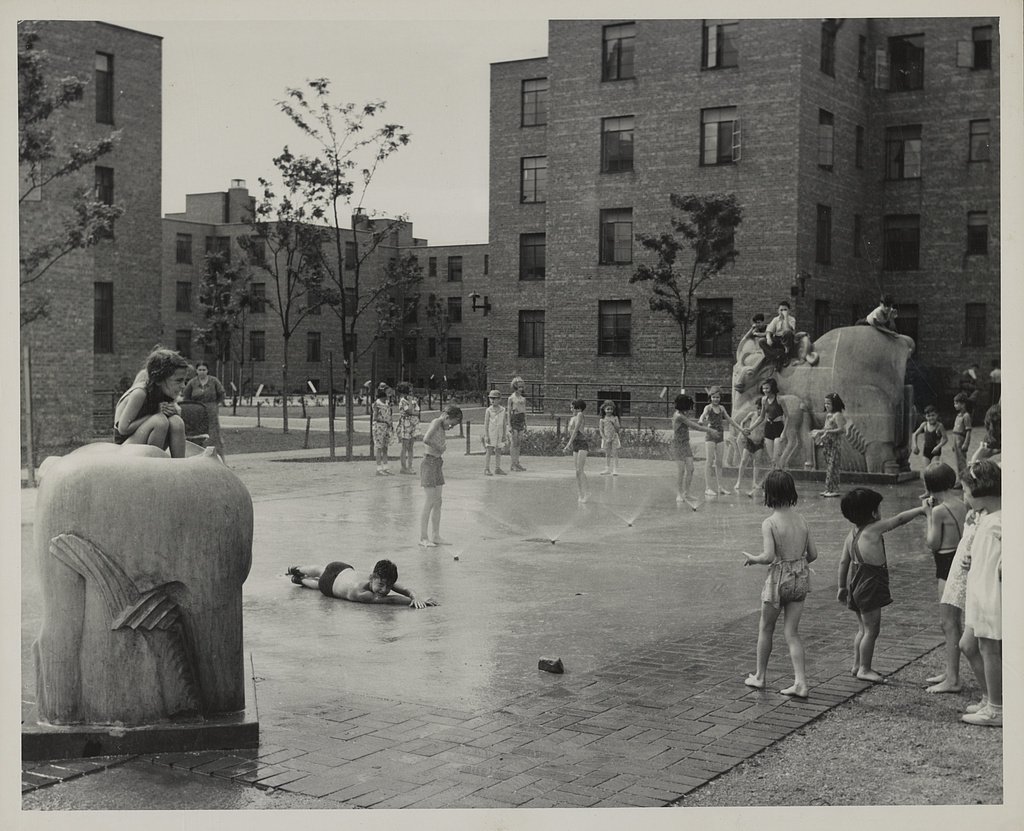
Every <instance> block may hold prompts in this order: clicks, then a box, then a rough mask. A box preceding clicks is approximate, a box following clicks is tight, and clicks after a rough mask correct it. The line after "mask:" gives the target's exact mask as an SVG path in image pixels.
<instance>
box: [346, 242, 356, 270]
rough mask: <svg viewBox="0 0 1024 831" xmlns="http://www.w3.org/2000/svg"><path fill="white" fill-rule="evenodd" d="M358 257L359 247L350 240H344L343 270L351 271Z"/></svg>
mask: <svg viewBox="0 0 1024 831" xmlns="http://www.w3.org/2000/svg"><path fill="white" fill-rule="evenodd" d="M358 259H359V249H358V248H357V247H356V244H355V242H353V241H352V240H345V271H353V270H354V269H355V267H356V261H357V260H358Z"/></svg>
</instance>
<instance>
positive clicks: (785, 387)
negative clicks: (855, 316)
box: [732, 326, 913, 473]
mask: <svg viewBox="0 0 1024 831" xmlns="http://www.w3.org/2000/svg"><path fill="white" fill-rule="evenodd" d="M912 349H913V341H912V340H911V339H910V338H891V337H888V336H886V335H885V334H883V333H882V332H879V331H878V330H876V329H875V328H874V327H872V326H844V327H840V328H838V329H832V330H831V331H828V332H826V333H825V334H824V335H822V336H821V337H820V338H818V339H817V340H816V341H815V342H814V344H813V353H814V354H815V355H816V356H817V361H816V362H815V363H813V364H811V363H808V362H807V361H805V360H794V361H790V362H789V364H788V365H787V366H785V367H784V368H783V369H782V370H776V368H775V366H774V365H773V364H772V363H771V362H770V361H766V360H765V359H764V353H763V352H762V351H761V349H760V347H759V346H758V344H757V342H756V340H754V338H752V337H749V336H745V337H743V338H742V339H741V340H740V343H739V344H738V346H737V348H736V364H735V365H734V366H733V374H732V385H733V413H732V416H733V418H734V419H736V420H737V421H740V420H741V419H742V418H743V417H744V416H745V415H746V414H747V413H748V412H750V410H751V409H753V408H754V407H756V406H757V399H758V398H759V397H760V395H761V392H760V387H761V384H762V383H763V382H764V381H765V379H767V378H769V377H771V376H774V377H775V381H776V383H777V384H778V385H779V401H780V403H781V404H782V407H783V410H784V412H785V413H786V429H785V431H784V432H783V435H782V437H781V439H780V441H782V443H783V446H782V451H781V456H780V458H781V460H782V463H783V465H784V466H786V465H787V463H788V462H790V461H792V462H794V463H806V462H807V461H809V458H810V457H809V456H808V453H810V452H813V445H812V444H811V440H810V430H811V428H812V427H813V426H820V422H821V421H822V417H821V415H820V413H822V412H823V408H824V404H823V402H824V399H825V395H826V393H829V392H836V393H839V395H840V396H841V397H842V399H843V401H844V402H845V403H846V415H847V418H848V420H849V421H850V422H851V423H852V425H854V427H855V429H856V431H857V435H856V436H855V439H856V440H850V441H847V442H846V443H844V448H843V458H844V462H845V463H846V464H844V468H845V469H851V467H852V468H853V469H859V470H866V471H869V472H872V473H883V472H884V473H895V472H897V471H898V470H899V469H900V466H901V463H903V462H904V461H905V459H906V450H907V441H908V437H907V436H906V435H905V429H904V417H903V416H904V412H903V410H904V375H905V374H906V368H907V360H908V359H909V358H910V353H911V351H912ZM812 414H817V415H812ZM848 439H849V436H848ZM858 448H862V449H858ZM858 454H859V456H860V458H857V457H858ZM847 465H849V466H847Z"/></svg>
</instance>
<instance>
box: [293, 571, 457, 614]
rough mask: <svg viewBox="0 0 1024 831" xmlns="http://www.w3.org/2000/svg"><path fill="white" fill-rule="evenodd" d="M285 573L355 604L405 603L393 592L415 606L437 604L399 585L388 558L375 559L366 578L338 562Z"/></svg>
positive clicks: (301, 582)
mask: <svg viewBox="0 0 1024 831" xmlns="http://www.w3.org/2000/svg"><path fill="white" fill-rule="evenodd" d="M285 574H286V575H287V576H289V577H291V578H292V582H293V583H295V584H296V585H298V586H304V587H305V588H307V589H319V590H320V593H321V594H322V595H324V596H325V597H337V598H339V599H340V600H352V601H354V602H356V603H395V602H399V603H401V602H404V601H402V600H399V599H398V598H397V597H395V596H394V595H391V594H390V593H391V592H394V593H395V594H400V595H402V596H403V597H406V598H408V599H409V604H408V605H409V606H411V607H412V608H414V609H422V608H424V607H425V606H437V605H438V603H437V601H436V600H434V599H433V598H430V597H428V598H425V599H423V600H421V599H420V598H419V597H417V596H416V593H415V592H414V591H413V590H412V589H410V588H406V587H405V586H400V585H398V566H396V565H395V564H394V563H393V562H391V561H390V560H378V561H377V563H376V565H374V567H373V571H372V572H371V573H370V577H369V579H366V580H360V579H359V575H357V574H356V570H355V569H354V568H353V567H352V566H350V565H349V564H348V563H340V562H333V563H328V564H327V565H325V566H318V565H311V566H292V567H291V568H289V569H288V571H286V572H285Z"/></svg>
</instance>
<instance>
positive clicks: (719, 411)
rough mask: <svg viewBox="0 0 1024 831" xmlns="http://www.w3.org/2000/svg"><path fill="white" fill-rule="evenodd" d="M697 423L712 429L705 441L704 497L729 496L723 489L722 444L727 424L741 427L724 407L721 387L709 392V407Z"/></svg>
mask: <svg viewBox="0 0 1024 831" xmlns="http://www.w3.org/2000/svg"><path fill="white" fill-rule="evenodd" d="M697 421H699V422H700V423H701V424H706V425H708V426H709V427H710V428H711V429H710V430H708V433H707V438H706V439H705V441H704V456H705V459H704V495H705V496H717V495H718V494H721V495H722V496H727V495H728V493H729V491H727V490H726V489H725V488H723V487H722V449H723V444H722V442H723V439H724V437H725V424H726V422H728V423H729V424H731V425H732V426H733V427H735V428H736V429H737V430H739V429H740V426H739V425H738V424H737V423H736V422H735V421H733V420H732V416H730V415H729V411H728V410H726V409H725V407H723V406H722V388H721V387H719V386H717V385H715V386H713V387H711V388H710V389H709V390H708V405H707V406H706V407H705V408H704V412H702V413H701V414H700V418H699V419H697ZM712 473H714V475H715V486H714V487H711V474H712Z"/></svg>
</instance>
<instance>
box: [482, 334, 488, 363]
mask: <svg viewBox="0 0 1024 831" xmlns="http://www.w3.org/2000/svg"><path fill="white" fill-rule="evenodd" d="M480 355H481V357H482V358H483V359H484V360H485V361H486V360H487V338H484V339H483V343H482V344H481V346H480Z"/></svg>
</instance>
